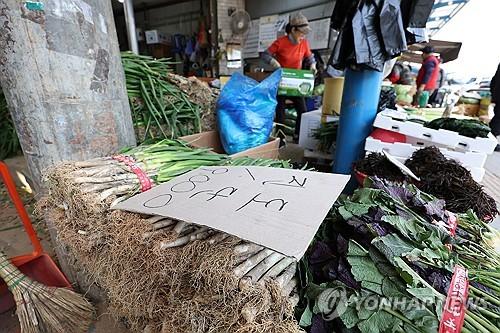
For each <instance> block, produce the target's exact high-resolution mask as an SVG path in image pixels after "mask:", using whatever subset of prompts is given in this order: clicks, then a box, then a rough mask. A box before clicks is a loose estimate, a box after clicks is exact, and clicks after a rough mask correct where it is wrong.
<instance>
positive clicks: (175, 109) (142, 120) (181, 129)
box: [122, 52, 201, 142]
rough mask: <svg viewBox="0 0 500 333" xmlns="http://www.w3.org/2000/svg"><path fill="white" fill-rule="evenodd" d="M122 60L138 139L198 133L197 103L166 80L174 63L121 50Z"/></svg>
mask: <svg viewBox="0 0 500 333" xmlns="http://www.w3.org/2000/svg"><path fill="white" fill-rule="evenodd" d="M122 63H123V69H124V71H125V79H126V85H127V93H128V97H129V102H130V107H131V109H132V119H133V122H134V127H135V129H136V134H137V139H138V141H139V142H144V141H146V140H148V139H158V138H160V139H162V138H170V139H172V138H177V137H179V136H183V135H189V134H194V133H199V132H201V119H200V107H199V105H197V104H195V103H193V102H191V101H190V99H189V97H188V95H187V94H186V93H184V92H183V91H181V90H180V89H179V88H178V87H177V86H175V85H173V84H172V83H170V82H169V81H168V80H167V74H168V73H170V72H171V69H170V66H171V65H172V64H174V62H172V61H171V60H170V59H168V58H163V59H153V58H152V57H149V56H142V55H136V54H133V53H131V52H123V53H122Z"/></svg>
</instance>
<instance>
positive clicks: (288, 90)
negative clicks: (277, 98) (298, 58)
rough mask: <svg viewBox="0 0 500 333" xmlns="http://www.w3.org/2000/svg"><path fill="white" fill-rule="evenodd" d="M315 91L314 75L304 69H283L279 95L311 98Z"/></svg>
mask: <svg viewBox="0 0 500 333" xmlns="http://www.w3.org/2000/svg"><path fill="white" fill-rule="evenodd" d="M313 90H314V74H313V72H312V71H308V70H302V69H290V68H283V74H282V76H281V82H280V84H279V87H278V95H283V96H311V95H312V92H313Z"/></svg>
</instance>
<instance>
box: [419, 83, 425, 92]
mask: <svg viewBox="0 0 500 333" xmlns="http://www.w3.org/2000/svg"><path fill="white" fill-rule="evenodd" d="M424 90H425V84H421V85H420V87H418V92H417V93H418V94H421V93H423V92H424Z"/></svg>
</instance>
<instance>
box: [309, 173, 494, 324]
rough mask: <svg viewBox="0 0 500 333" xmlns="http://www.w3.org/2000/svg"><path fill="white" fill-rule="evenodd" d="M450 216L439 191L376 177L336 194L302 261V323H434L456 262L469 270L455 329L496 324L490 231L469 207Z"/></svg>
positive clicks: (438, 316)
mask: <svg viewBox="0 0 500 333" xmlns="http://www.w3.org/2000/svg"><path fill="white" fill-rule="evenodd" d="M452 220H453V219H450V216H449V214H448V213H447V212H446V211H445V207H444V201H442V200H439V199H436V198H434V197H432V196H430V195H428V194H426V193H424V192H421V191H419V190H418V189H417V188H416V187H414V186H395V185H388V184H387V183H384V182H383V181H380V180H378V179H374V180H373V183H372V188H363V189H359V190H357V191H356V192H355V193H354V194H353V195H352V196H351V197H350V198H345V199H343V200H339V203H338V205H337V207H336V213H335V215H334V220H333V221H330V222H329V223H326V224H325V225H324V228H323V230H322V232H321V233H320V234H319V237H318V239H317V240H316V242H315V243H314V244H313V245H312V246H311V249H310V251H309V254H308V257H307V259H306V260H304V262H303V265H302V266H303V267H305V268H306V271H307V274H304V275H303V277H302V278H303V279H304V280H305V281H303V283H308V284H309V287H308V288H307V290H306V292H305V300H304V301H303V303H302V304H303V305H304V306H305V307H304V309H305V310H304V312H303V314H302V317H301V324H302V325H303V326H310V327H311V329H310V330H311V332H312V333H320V332H325V333H326V332H332V331H333V330H341V329H346V328H347V329H355V330H359V331H360V332H362V333H364V332H429V333H431V332H437V331H438V328H439V325H440V323H441V324H442V315H443V308H444V307H445V306H446V297H447V295H448V290H449V288H450V283H451V280H452V277H453V274H454V270H455V267H457V266H456V265H457V264H461V265H463V266H464V267H465V268H466V269H468V270H469V271H468V274H469V279H470V287H469V289H468V291H469V302H468V307H467V309H466V310H465V323H464V325H463V327H462V332H466V333H469V332H481V333H483V332H484V333H486V332H500V330H499V329H498V327H499V325H500V302H499V301H500V290H499V288H498V276H499V273H500V268H499V266H498V260H499V259H500V256H499V254H498V253H497V252H496V251H495V249H494V248H493V247H492V246H491V245H490V244H489V239H488V237H490V236H491V235H492V234H493V231H492V230H491V229H489V228H488V227H487V226H486V225H485V224H484V223H483V222H481V221H480V220H478V219H477V217H475V215H474V214H473V213H472V212H469V213H467V214H466V215H462V216H459V222H458V228H456V229H455V228H454V227H453V223H450V221H452ZM486 235H489V236H486ZM450 249H451V250H450ZM465 258H467V259H466V260H464V259H465Z"/></svg>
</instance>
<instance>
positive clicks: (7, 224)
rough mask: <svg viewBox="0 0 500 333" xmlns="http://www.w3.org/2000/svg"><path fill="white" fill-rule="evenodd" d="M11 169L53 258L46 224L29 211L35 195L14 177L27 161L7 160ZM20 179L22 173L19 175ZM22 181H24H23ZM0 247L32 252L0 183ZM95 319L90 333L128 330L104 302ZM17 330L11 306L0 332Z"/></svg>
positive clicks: (125, 332) (9, 251)
mask: <svg viewBox="0 0 500 333" xmlns="http://www.w3.org/2000/svg"><path fill="white" fill-rule="evenodd" d="M6 162H7V165H8V166H9V168H10V169H11V174H12V176H13V177H14V180H15V181H16V185H17V186H18V192H19V194H20V196H21V198H22V199H23V202H24V203H25V207H26V210H27V211H28V213H29V214H30V216H31V219H32V223H33V225H34V227H35V229H36V232H37V235H38V238H39V239H40V240H41V243H42V246H43V248H44V250H45V251H46V252H47V253H48V254H49V255H50V256H51V257H52V258H56V257H55V255H54V251H53V247H52V244H51V242H50V237H49V234H48V231H47V230H46V229H45V224H44V223H43V222H42V221H39V220H37V219H36V218H35V217H34V216H33V214H32V212H33V208H34V203H35V198H34V197H33V195H32V194H30V193H28V192H26V190H25V189H26V187H25V185H24V184H25V182H24V180H21V179H20V177H18V176H17V172H19V173H27V172H26V162H25V160H24V157H23V156H18V157H15V158H11V159H8V160H6ZM21 178H22V176H21ZM23 183H24V184H23ZM0 250H1V251H4V252H5V253H7V255H8V256H9V257H12V256H16V255H21V254H26V253H29V252H31V251H32V248H31V243H30V241H29V239H28V238H27V236H26V234H25V233H24V229H23V227H22V224H21V221H20V220H19V218H18V216H17V212H16V210H15V208H14V206H13V205H12V203H11V202H10V199H9V197H8V194H7V191H6V190H5V189H4V187H3V184H2V183H1V182H0ZM96 310H97V313H96V321H95V322H94V324H93V325H92V327H91V328H90V329H89V333H130V331H129V330H127V329H126V328H125V326H124V325H123V324H122V323H121V322H117V321H116V320H114V319H113V318H112V317H111V315H110V314H109V313H107V306H106V305H105V304H103V303H99V304H96ZM16 332H20V328H19V322H18V319H17V316H16V314H15V312H14V309H12V310H10V311H8V312H5V313H2V314H0V333H16Z"/></svg>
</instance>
